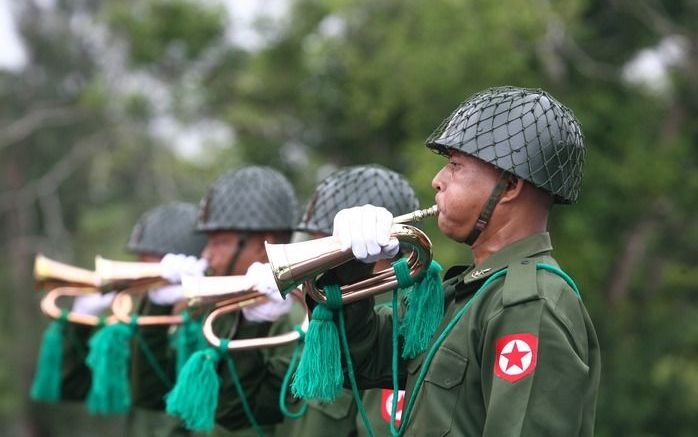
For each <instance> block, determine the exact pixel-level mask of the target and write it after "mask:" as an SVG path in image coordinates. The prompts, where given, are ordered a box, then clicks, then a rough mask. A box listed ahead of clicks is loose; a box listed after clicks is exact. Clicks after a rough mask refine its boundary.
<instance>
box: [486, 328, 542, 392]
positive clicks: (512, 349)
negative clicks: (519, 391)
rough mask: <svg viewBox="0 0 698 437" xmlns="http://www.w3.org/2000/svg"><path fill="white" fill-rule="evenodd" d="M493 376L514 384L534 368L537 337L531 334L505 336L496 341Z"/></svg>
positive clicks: (536, 355)
mask: <svg viewBox="0 0 698 437" xmlns="http://www.w3.org/2000/svg"><path fill="white" fill-rule="evenodd" d="M496 351H497V352H496V355H495V360H494V374H495V375H497V376H499V377H500V378H502V379H503V380H505V381H508V382H516V381H518V380H519V379H521V378H524V377H526V376H528V375H530V374H531V373H533V370H534V369H535V368H536V359H537V358H538V337H536V336H535V335H533V334H512V335H505V336H504V337H501V338H499V339H498V340H497V344H496Z"/></svg>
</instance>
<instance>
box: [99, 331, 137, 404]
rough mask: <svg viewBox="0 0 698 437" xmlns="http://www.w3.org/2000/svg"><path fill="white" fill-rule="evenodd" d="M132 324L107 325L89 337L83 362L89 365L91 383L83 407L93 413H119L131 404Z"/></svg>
mask: <svg viewBox="0 0 698 437" xmlns="http://www.w3.org/2000/svg"><path fill="white" fill-rule="evenodd" d="M134 329H135V326H134V325H133V324H131V325H127V324H124V323H116V324H113V325H108V326H105V327H103V328H101V329H100V330H99V331H97V332H96V333H95V334H94V335H93V336H92V338H90V341H89V347H90V351H89V353H88V354H87V366H88V367H89V368H90V369H92V385H91V386H90V392H89V393H88V394H87V410H88V411H89V412H91V413H93V414H104V415H109V414H123V413H126V412H128V410H129V409H130V408H131V390H130V387H129V379H128V369H129V363H130V361H129V358H130V355H131V344H130V343H131V337H132V336H133V332H134Z"/></svg>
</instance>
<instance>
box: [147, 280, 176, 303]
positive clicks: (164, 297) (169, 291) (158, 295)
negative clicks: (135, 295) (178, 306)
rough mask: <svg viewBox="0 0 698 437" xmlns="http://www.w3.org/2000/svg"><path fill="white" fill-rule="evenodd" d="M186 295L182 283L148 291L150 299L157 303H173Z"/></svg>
mask: <svg viewBox="0 0 698 437" xmlns="http://www.w3.org/2000/svg"><path fill="white" fill-rule="evenodd" d="M184 297H185V296H184V288H182V286H181V285H180V284H172V285H166V286H164V287H161V288H156V289H153V290H149V291H148V299H150V301H151V302H152V303H154V304H156V305H172V304H174V303H176V302H179V301H180V300H182V299H184Z"/></svg>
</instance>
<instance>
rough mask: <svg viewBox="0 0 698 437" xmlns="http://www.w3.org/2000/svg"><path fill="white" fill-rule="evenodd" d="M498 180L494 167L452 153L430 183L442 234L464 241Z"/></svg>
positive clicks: (497, 173) (460, 154)
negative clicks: (437, 207) (433, 192)
mask: <svg viewBox="0 0 698 437" xmlns="http://www.w3.org/2000/svg"><path fill="white" fill-rule="evenodd" d="M498 179H499V172H497V170H496V169H495V168H494V167H492V166H490V165H488V164H486V163H484V162H482V161H480V160H479V159H476V158H473V157H470V156H468V155H465V154H463V153H460V152H455V151H454V152H451V154H450V156H449V158H448V163H447V164H446V165H445V166H444V167H443V168H442V169H441V170H440V171H439V172H438V173H437V174H436V176H434V179H433V180H432V182H431V185H432V187H434V189H435V190H436V204H437V205H438V206H439V229H441V232H443V233H444V235H446V236H447V237H449V238H451V239H453V240H455V241H459V242H463V241H465V239H466V237H467V236H468V234H469V233H470V231H471V230H472V229H473V226H475V222H476V220H477V217H478V216H479V214H480V212H481V211H482V208H483V206H484V205H485V202H487V199H488V198H489V195H490V193H491V192H492V189H493V188H494V186H495V185H496V184H497V180H498Z"/></svg>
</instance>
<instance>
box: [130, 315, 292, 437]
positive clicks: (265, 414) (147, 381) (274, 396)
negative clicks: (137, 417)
mask: <svg viewBox="0 0 698 437" xmlns="http://www.w3.org/2000/svg"><path fill="white" fill-rule="evenodd" d="M169 311H171V307H169V306H158V305H150V310H149V311H148V312H149V313H150V314H160V313H167V312H169ZM301 320H302V310H301V307H300V306H299V305H294V306H293V307H292V310H291V313H290V314H289V315H287V316H284V317H281V318H280V319H279V320H277V321H276V322H273V323H258V322H250V321H248V320H246V319H244V318H243V317H241V316H240V313H232V314H229V315H226V316H223V317H221V318H219V319H217V321H216V323H214V331H215V332H216V333H217V334H218V335H220V336H221V337H228V338H234V339H243V338H260V337H268V336H272V335H277V334H281V333H285V332H289V331H292V330H293V326H294V324H296V323H300V321H301ZM168 331H169V328H164V327H158V328H152V329H151V330H150V334H151V335H147V336H144V338H145V339H146V341H147V342H148V345H149V347H150V348H151V349H152V350H154V351H155V350H158V351H163V350H165V351H167V350H169V347H168V344H169V338H168V337H169V332H168ZM294 346H295V345H293V344H291V345H287V346H283V347H278V348H271V349H259V350H249V351H239V352H234V353H233V355H232V356H233V358H234V360H235V364H236V367H237V371H238V375H239V377H240V380H241V382H242V385H243V388H244V390H245V393H246V394H247V395H248V401H249V403H250V405H251V408H252V410H253V412H254V415H255V418H256V419H257V421H258V423H260V425H262V429H263V431H264V432H265V434H267V435H273V434H274V426H273V424H276V423H279V422H281V420H282V418H283V417H282V415H281V411H280V410H279V407H278V398H279V391H280V387H281V381H282V380H283V377H284V375H285V372H286V369H287V368H288V362H289V357H290V355H291V350H292V348H293V347H294ZM169 355H170V357H169V358H168V360H167V361H166V363H163V364H164V365H167V366H168V368H173V366H174V360H175V357H174V354H169ZM133 357H134V358H133V360H134V365H133V367H132V375H133V376H134V377H137V380H135V381H134V384H133V385H134V389H133V391H134V393H137V395H135V394H134V405H140V406H145V407H147V408H151V409H152V408H154V409H158V410H161V409H164V403H163V402H162V399H163V397H164V396H165V394H166V393H167V391H168V390H166V388H165V387H164V385H163V384H162V383H161V382H160V381H159V379H158V378H157V376H156V375H155V374H154V372H152V371H151V370H149V369H148V367H149V364H148V363H147V361H146V360H145V357H144V356H143V354H142V351H140V350H135V351H134V353H133ZM218 375H219V376H220V378H221V388H220V393H219V398H218V407H217V409H216V423H217V424H218V425H219V426H218V427H217V428H216V430H214V432H213V434H212V435H213V436H235V437H241V436H256V434H255V432H254V430H253V429H252V428H250V423H249V421H248V420H247V417H246V416H245V414H244V411H243V409H242V404H241V402H240V399H239V397H238V396H237V394H236V392H235V388H234V386H233V383H232V381H231V379H230V375H229V373H228V370H227V367H226V366H225V363H224V362H223V360H221V362H220V363H219V365H218Z"/></svg>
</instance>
